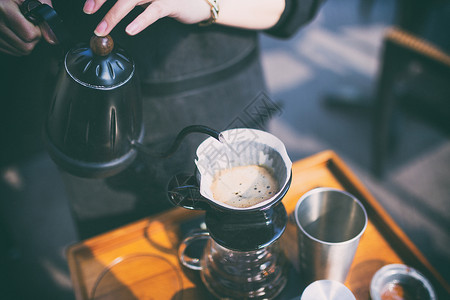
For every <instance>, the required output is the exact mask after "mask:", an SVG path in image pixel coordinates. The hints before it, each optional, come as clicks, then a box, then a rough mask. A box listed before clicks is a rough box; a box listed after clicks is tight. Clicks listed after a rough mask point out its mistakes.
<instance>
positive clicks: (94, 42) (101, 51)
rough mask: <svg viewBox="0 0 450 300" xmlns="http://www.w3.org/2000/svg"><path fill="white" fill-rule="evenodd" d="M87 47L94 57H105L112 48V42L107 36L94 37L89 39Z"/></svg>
mask: <svg viewBox="0 0 450 300" xmlns="http://www.w3.org/2000/svg"><path fill="white" fill-rule="evenodd" d="M89 45H90V47H91V49H92V52H94V54H95V55H99V56H106V55H108V54H109V53H111V51H112V50H113V48H114V41H113V39H112V38H111V36H110V35H107V36H96V35H94V36H93V37H91V40H90V42H89Z"/></svg>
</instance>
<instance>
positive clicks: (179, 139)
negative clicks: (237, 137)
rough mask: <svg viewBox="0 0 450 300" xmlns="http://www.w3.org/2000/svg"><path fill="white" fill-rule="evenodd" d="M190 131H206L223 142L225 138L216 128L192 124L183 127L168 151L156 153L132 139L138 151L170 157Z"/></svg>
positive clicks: (160, 156) (155, 155)
mask: <svg viewBox="0 0 450 300" xmlns="http://www.w3.org/2000/svg"><path fill="white" fill-rule="evenodd" d="M190 133H204V134H207V135H209V136H211V137H213V138H215V139H216V140H218V141H219V142H221V143H223V142H224V140H225V139H224V137H223V135H222V133H220V132H218V131H217V130H214V129H212V128H210V127H207V126H204V125H191V126H187V127H185V128H183V129H182V130H181V131H180V132H179V133H178V135H177V136H176V138H175V140H174V142H173V144H172V146H171V147H170V148H169V149H168V150H167V151H166V152H163V153H155V152H154V151H152V150H150V149H148V148H147V147H146V146H144V145H143V144H141V143H139V142H138V141H136V140H133V141H131V145H132V146H133V147H135V148H136V149H137V150H138V151H141V152H143V153H145V154H147V155H150V156H153V157H159V158H166V157H169V156H170V155H172V154H173V153H175V151H177V149H178V147H179V146H180V144H181V142H182V141H183V139H184V138H185V136H187V135H188V134H190Z"/></svg>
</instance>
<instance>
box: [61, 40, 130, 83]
mask: <svg viewBox="0 0 450 300" xmlns="http://www.w3.org/2000/svg"><path fill="white" fill-rule="evenodd" d="M64 66H65V69H66V71H67V73H68V74H69V75H70V77H72V79H73V80H75V81H76V82H78V83H79V84H81V85H83V86H86V87H88V88H93V89H99V90H110V89H114V88H117V87H119V86H121V85H123V84H125V83H127V82H128V81H129V80H130V79H131V78H132V77H133V75H134V72H135V65H134V62H133V59H132V58H131V57H130V56H129V55H128V54H127V53H126V52H125V50H123V49H121V48H119V47H114V41H113V39H112V38H111V36H109V35H107V36H104V37H98V36H95V35H94V36H93V37H92V38H91V40H90V43H89V46H87V45H81V46H80V47H78V48H72V49H71V50H69V51H68V52H67V54H66V57H65V60H64Z"/></svg>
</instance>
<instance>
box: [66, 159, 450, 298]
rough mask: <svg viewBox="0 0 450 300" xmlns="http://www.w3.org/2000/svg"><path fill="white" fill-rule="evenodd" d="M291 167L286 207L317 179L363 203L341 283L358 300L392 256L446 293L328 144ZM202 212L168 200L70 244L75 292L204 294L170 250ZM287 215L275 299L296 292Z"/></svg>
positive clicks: (393, 260) (196, 278)
mask: <svg viewBox="0 0 450 300" xmlns="http://www.w3.org/2000/svg"><path fill="white" fill-rule="evenodd" d="M292 175H293V178H292V185H291V188H290V189H289V192H288V194H287V195H286V196H285V198H284V199H283V203H284V205H285V207H286V210H287V212H288V214H289V215H291V214H292V212H293V211H294V208H295V205H296V203H297V200H298V199H299V198H300V197H301V196H302V195H303V194H304V193H305V192H307V191H309V190H311V189H313V188H316V187H334V188H340V189H343V190H347V191H348V192H350V193H352V194H353V195H355V196H356V197H357V198H358V199H359V200H360V201H361V202H362V203H363V205H364V207H365V208H366V210H367V214H368V216H369V223H368V226H367V229H366V232H365V233H364V235H363V236H362V238H361V241H360V244H359V247H358V250H357V251H356V254H355V259H354V261H353V264H352V267H351V269H350V273H349V275H348V277H347V281H346V283H345V284H346V286H347V287H349V288H350V289H351V290H352V292H353V293H354V294H355V296H356V298H357V299H358V300H366V299H367V300H368V299H370V296H369V287H370V281H371V279H372V276H373V275H374V273H375V272H376V271H377V270H378V269H379V268H381V267H382V266H384V265H386V264H391V263H404V264H407V265H409V266H412V267H414V268H416V269H417V270H419V271H420V272H422V273H423V274H424V275H425V276H426V277H427V278H428V279H429V280H430V282H431V283H432V285H433V286H434V288H435V290H436V292H437V293H438V295H439V299H448V298H447V297H448V295H449V293H450V287H449V285H448V283H447V282H445V280H444V279H443V278H442V277H441V276H440V274H439V273H438V272H437V271H436V270H435V269H434V268H433V267H432V266H431V265H430V264H429V262H428V261H427V260H426V259H425V257H424V256H423V255H422V253H421V252H420V251H419V250H418V249H417V247H416V246H415V245H414V244H413V243H412V242H411V241H410V240H409V238H408V237H407V236H406V235H405V234H404V232H403V231H402V230H401V229H400V228H399V227H398V226H397V224H396V223H395V222H394V221H393V220H392V218H391V217H390V216H389V215H388V214H387V213H386V211H385V210H384V209H383V208H382V207H381V206H380V204H379V203H378V202H377V201H376V200H375V199H374V197H373V196H371V194H370V193H369V192H368V190H367V189H366V188H365V187H364V186H363V185H362V183H361V182H360V181H359V180H358V179H357V178H356V176H355V175H354V174H353V173H352V172H351V171H350V169H349V168H348V167H347V166H346V165H345V164H344V162H343V161H342V160H341V159H340V158H339V157H338V156H337V155H336V154H335V153H334V152H332V151H325V152H321V153H319V154H316V155H314V156H311V157H309V158H306V159H303V160H300V161H297V162H295V163H294V165H293V170H292ZM202 217H203V213H202V212H198V211H189V210H186V209H183V208H175V209H173V210H170V211H168V212H166V213H163V214H160V215H157V216H152V217H150V218H148V219H144V220H141V221H138V222H136V223H133V224H130V225H127V226H124V227H122V228H119V229H117V230H114V231H111V232H108V233H105V234H103V235H100V236H98V237H94V238H92V239H89V240H86V241H84V242H81V243H78V244H75V245H73V246H71V247H69V248H68V251H67V258H68V263H69V268H70V272H71V277H72V281H73V287H74V292H75V295H76V298H77V299H83V300H86V299H93V297H92V296H93V292H94V290H95V299H172V300H174V299H183V300H188V299H210V298H211V296H210V295H209V294H208V293H207V291H206V290H205V288H204V287H203V285H202V283H201V281H200V279H199V276H198V274H197V273H196V272H193V271H190V270H186V269H185V268H182V267H181V266H180V264H179V262H178V258H177V248H178V244H179V242H180V240H181V239H182V238H183V236H184V234H185V233H186V232H187V231H188V230H190V229H192V228H195V227H197V226H198V224H199V223H200V222H201V220H202ZM289 219H290V220H289V222H288V226H287V228H286V231H285V233H284V234H283V236H282V240H281V241H282V245H283V246H284V249H285V252H286V254H287V256H288V258H289V260H290V261H291V262H292V266H293V268H292V269H291V274H290V277H289V282H288V286H287V287H286V289H285V291H283V293H282V294H281V295H280V296H279V297H278V298H277V299H292V298H293V297H295V296H299V295H300V294H301V292H302V286H301V284H300V279H299V278H298V274H297V272H296V267H295V266H296V264H297V251H298V247H297V243H296V239H297V236H296V227H295V221H293V218H292V216H290V218H289Z"/></svg>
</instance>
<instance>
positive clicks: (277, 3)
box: [216, 0, 285, 30]
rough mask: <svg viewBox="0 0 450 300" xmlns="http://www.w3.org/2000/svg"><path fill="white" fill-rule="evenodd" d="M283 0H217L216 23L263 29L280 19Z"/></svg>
mask: <svg viewBox="0 0 450 300" xmlns="http://www.w3.org/2000/svg"><path fill="white" fill-rule="evenodd" d="M284 7H285V0H219V9H220V10H219V16H218V18H217V20H216V23H217V24H221V25H226V26H233V27H240V28H246V29H258V30H264V29H268V28H271V27H272V26H274V25H275V24H276V23H277V22H278V20H279V19H280V16H281V14H282V13H283V10H284Z"/></svg>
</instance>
